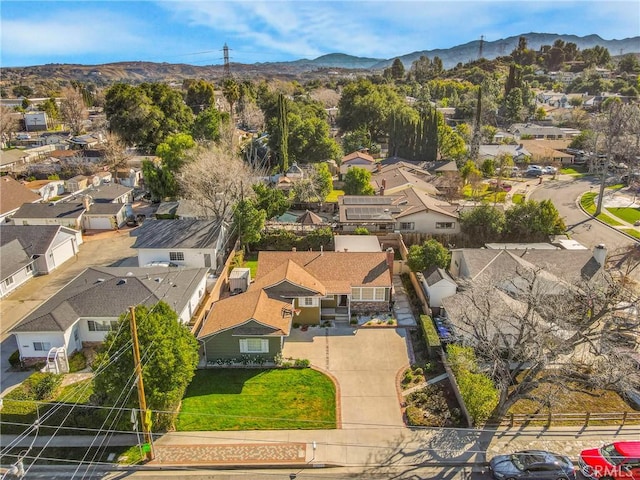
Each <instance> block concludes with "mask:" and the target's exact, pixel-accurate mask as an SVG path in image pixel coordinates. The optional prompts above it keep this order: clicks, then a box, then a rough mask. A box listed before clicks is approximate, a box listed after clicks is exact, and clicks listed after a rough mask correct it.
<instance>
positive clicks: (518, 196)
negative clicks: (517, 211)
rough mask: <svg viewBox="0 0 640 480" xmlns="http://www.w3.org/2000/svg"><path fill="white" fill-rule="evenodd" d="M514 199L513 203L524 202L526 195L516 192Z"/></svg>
mask: <svg viewBox="0 0 640 480" xmlns="http://www.w3.org/2000/svg"><path fill="white" fill-rule="evenodd" d="M512 201H513V203H515V204H516V205H517V204H520V203H524V195H523V194H521V193H515V194H514V195H513V198H512Z"/></svg>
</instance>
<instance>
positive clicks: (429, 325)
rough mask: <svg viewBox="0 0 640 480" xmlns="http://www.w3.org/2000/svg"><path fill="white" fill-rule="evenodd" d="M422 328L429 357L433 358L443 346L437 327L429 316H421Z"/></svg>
mask: <svg viewBox="0 0 640 480" xmlns="http://www.w3.org/2000/svg"><path fill="white" fill-rule="evenodd" d="M420 326H421V327H422V334H423V335H424V340H425V342H426V344H427V351H428V352H429V356H430V357H433V356H434V355H435V354H436V349H438V348H440V347H441V346H442V344H441V343H440V337H438V332H437V331H436V327H435V325H434V324H433V321H432V320H431V317H430V316H429V315H420Z"/></svg>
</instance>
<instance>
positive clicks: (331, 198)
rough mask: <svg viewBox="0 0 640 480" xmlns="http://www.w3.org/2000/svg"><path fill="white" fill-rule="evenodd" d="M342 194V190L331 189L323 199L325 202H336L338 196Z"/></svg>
mask: <svg viewBox="0 0 640 480" xmlns="http://www.w3.org/2000/svg"><path fill="white" fill-rule="evenodd" d="M341 195H344V190H331V192H330V193H329V195H327V198H325V199H324V201H325V202H327V203H337V202H338V197H339V196H341Z"/></svg>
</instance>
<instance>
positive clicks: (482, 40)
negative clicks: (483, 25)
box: [478, 35, 484, 60]
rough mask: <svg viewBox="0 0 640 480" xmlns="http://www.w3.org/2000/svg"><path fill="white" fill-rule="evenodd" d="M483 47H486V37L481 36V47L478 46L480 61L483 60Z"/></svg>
mask: <svg viewBox="0 0 640 480" xmlns="http://www.w3.org/2000/svg"><path fill="white" fill-rule="evenodd" d="M483 47H484V35H480V45H479V46H478V60H480V59H481V58H482V53H483V52H482V50H483Z"/></svg>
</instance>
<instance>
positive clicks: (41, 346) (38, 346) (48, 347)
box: [33, 342, 51, 352]
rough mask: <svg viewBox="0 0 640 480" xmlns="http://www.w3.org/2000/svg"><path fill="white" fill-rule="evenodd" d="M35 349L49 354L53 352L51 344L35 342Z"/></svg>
mask: <svg viewBox="0 0 640 480" xmlns="http://www.w3.org/2000/svg"><path fill="white" fill-rule="evenodd" d="M33 349H34V350H35V351H37V352H48V351H49V350H51V342H33Z"/></svg>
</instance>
